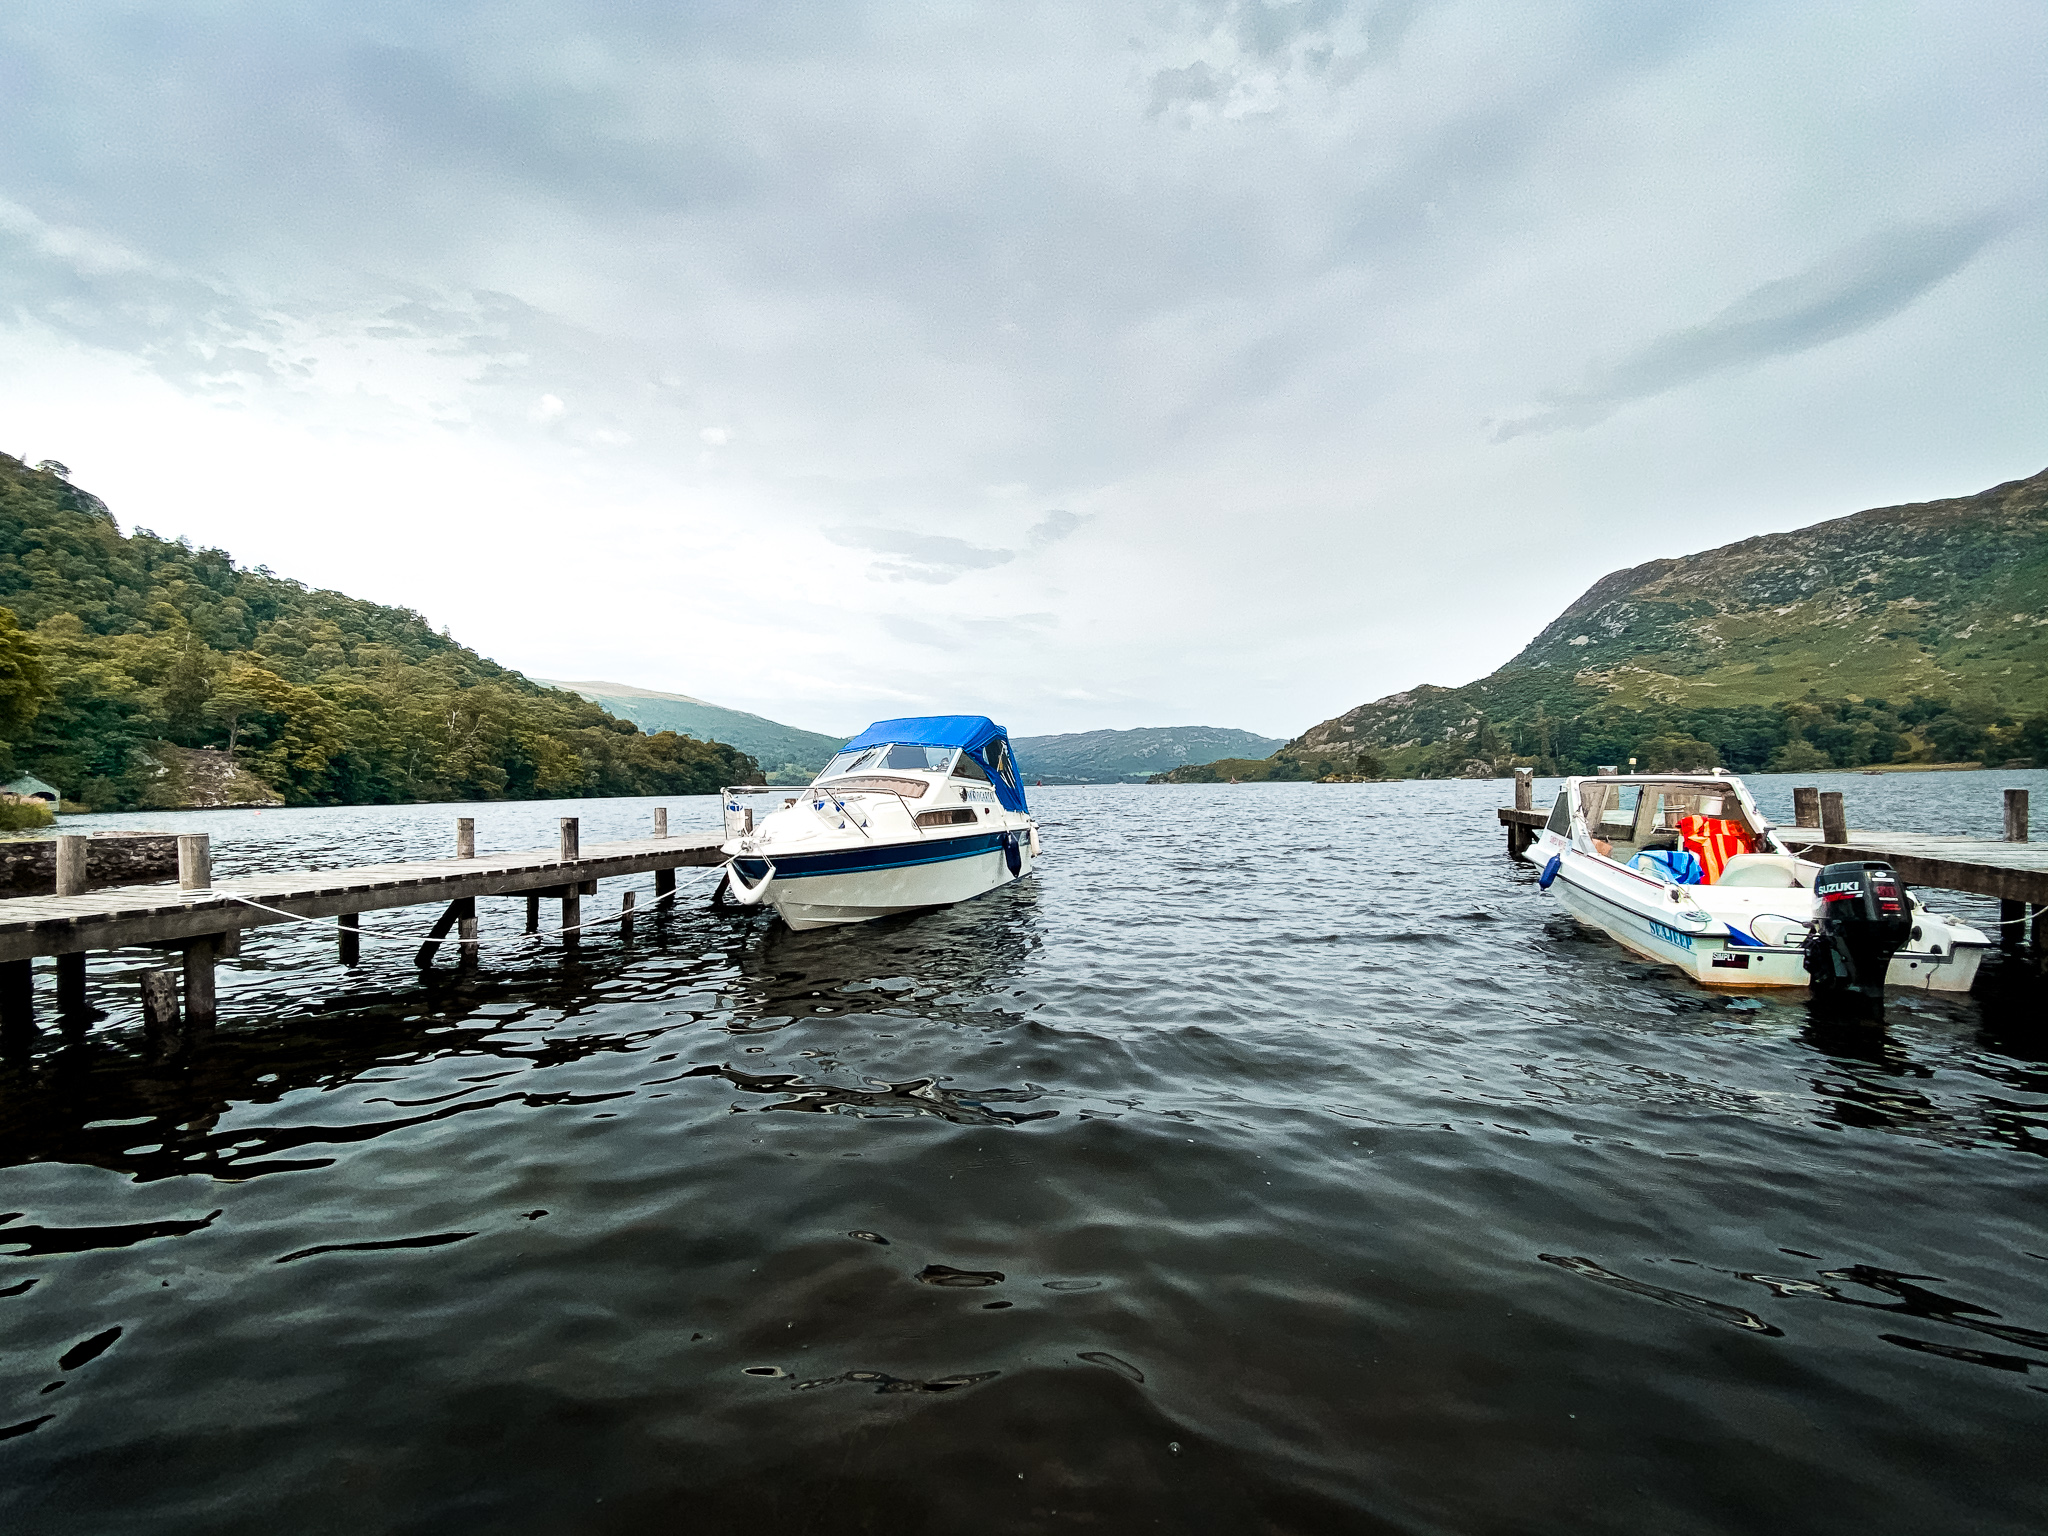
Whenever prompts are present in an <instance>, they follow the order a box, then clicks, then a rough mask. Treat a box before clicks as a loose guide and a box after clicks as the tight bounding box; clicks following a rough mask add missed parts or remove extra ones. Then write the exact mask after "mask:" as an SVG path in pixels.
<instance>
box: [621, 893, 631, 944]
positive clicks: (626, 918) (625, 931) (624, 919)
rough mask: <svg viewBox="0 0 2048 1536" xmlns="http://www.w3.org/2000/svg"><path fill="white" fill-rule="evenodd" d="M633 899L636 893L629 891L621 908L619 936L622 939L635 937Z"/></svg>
mask: <svg viewBox="0 0 2048 1536" xmlns="http://www.w3.org/2000/svg"><path fill="white" fill-rule="evenodd" d="M633 901H634V894H633V892H631V891H628V892H626V900H625V905H624V906H622V907H620V908H619V937H620V938H622V939H630V938H632V937H633Z"/></svg>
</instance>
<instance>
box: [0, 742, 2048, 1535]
mask: <svg viewBox="0 0 2048 1536" xmlns="http://www.w3.org/2000/svg"><path fill="white" fill-rule="evenodd" d="M1808 778H1809V780H1810V779H1811V776H1808ZM1820 782H1823V783H1825V784H1827V785H1829V786H1830V787H1837V788H1842V789H1844V790H1845V791H1846V792H1847V794H1848V797H1849V811H1850V820H1851V822H1852V823H1853V824H1859V825H1870V826H1888V827H1896V828H1912V829H1918V830H1925V831H1937V832H1939V831H1953V832H1965V833H1973V834H1977V835H1992V836H1995V835H1997V831H1998V818H1999V804H1998V794H1997V791H1998V790H1999V789H2000V788H2002V787H2004V786H2006V785H2011V784H2024V785H2027V786H2028V787H2030V788H2031V789H2032V790H2033V796H2034V805H2035V807H2036V810H2035V815H2036V819H2037V821H2039V820H2041V819H2043V818H2044V817H2048V774H2043V773H1972V774H1942V775H1914V776H1905V775H1900V776H1891V777H1882V778H1867V777H1859V776H1854V775H1841V776H1824V777H1823V778H1822V780H1820ZM1791 785H1792V780H1790V779H1759V780H1756V781H1754V787H1755V788H1756V789H1757V790H1758V792H1759V795H1760V797H1761V798H1762V799H1763V800H1764V801H1765V806H1766V809H1767V810H1768V811H1770V812H1771V813H1773V814H1775V815H1777V816H1779V817H1780V818H1781V819H1787V820H1789V813H1790V795H1791ZM1507 789H1508V786H1506V785H1504V784H1492V783H1484V784H1472V783H1431V784H1419V783H1411V784H1393V785H1355V786H1329V787H1323V786H1298V785H1266V786H1244V787H1239V788H1231V787H1225V786H1217V787H1184V788H1157V789H1145V788H1129V789H1120V788H1101V789H1046V790H1039V791H1035V792H1034V795H1033V801H1034V808H1035V809H1036V810H1037V811H1038V813H1039V814H1040V816H1041V818H1042V820H1043V821H1044V823H1045V825H1046V830H1045V841H1046V848H1047V859H1046V862H1045V863H1044V865H1043V867H1042V869H1041V872H1040V874H1039V876H1038V877H1037V878H1036V879H1035V880H1033V881H1030V882H1027V883H1025V884H1023V885H1020V886H1017V887H1013V888H1010V889H1008V890H1004V891H1001V892H998V893H995V894H993V895H991V896H989V897H985V898H983V899H982V900H981V901H979V902H975V903H970V904H969V905H967V906H964V907H960V908H956V909H954V910H951V911H948V912H942V913H937V914H932V915H928V916H925V917H921V918H915V919H905V920H896V921H891V922H888V923H884V924H876V925H873V926H870V927H866V928H860V929H852V930H844V931H839V932H826V933H816V934H790V933H788V932H786V931H782V930H779V929H774V928H771V927H769V926H768V925H767V924H766V923H764V922H762V921H761V920H759V919H753V918H748V919H738V920H735V919H728V918H725V917H721V916H718V915H716V914H714V913H712V912H711V911H709V910H708V909H707V907H706V906H705V904H704V900H703V893H704V891H705V889H706V888H707V885H708V872H698V873H688V872H686V873H685V875H684V876H683V883H684V896H685V899H684V900H683V901H682V902H681V903H679V910H678V911H677V913H676V915H675V916H674V917H673V918H671V919H669V920H668V921H666V922H665V923H663V924H660V925H658V926H657V925H655V924H651V923H644V922H643V924H642V925H641V928H640V931H639V933H638V935H637V936H636V938H635V939H634V940H633V942H632V943H631V944H630V945H627V944H625V943H622V942H621V940H620V938H619V937H618V935H617V934H616V932H611V931H605V930H596V931H593V934H592V936H591V938H590V939H589V940H588V941H587V942H586V943H585V944H583V946H582V947H581V953H580V954H579V955H577V956H576V957H575V958H573V959H571V960H568V961H566V962H565V959H564V955H563V952H562V950H561V948H560V947H559V944H558V943H556V942H555V941H553V940H546V941H542V942H536V941H533V940H529V939H526V938H524V937H523V936H522V935H521V934H520V932H519V930H520V928H521V926H522V915H523V912H522V904H521V903H519V902H517V901H501V902H488V903H485V904H484V914H483V921H484V935H485V953H484V963H483V965H482V966H481V967H480V968H479V969H478V970H477V971H475V972H474V973H473V974H468V975H462V974H458V973H457V971H456V970H455V969H454V967H453V966H452V965H451V964H450V963H449V961H448V959H447V958H446V952H445V951H444V959H443V961H442V968H441V970H440V971H439V973H437V974H436V975H435V976H433V977H432V978H431V979H430V980H429V981H428V982H425V983H422V981H421V980H420V979H419V977H418V975H417V973H416V972H415V971H414V970H413V968H412V961H411V952H412V947H413V944H414V943H416V941H417V936H418V935H419V933H420V932H421V931H422V930H423V929H424V928H425V926H426V925H427V923H428V922H429V921H430V919H431V916H432V913H431V912H430V911H428V910H426V909H412V910H401V911H398V912H391V913H384V914H373V915H371V916H369V917H367V918H366V919H365V920H364V921H365V928H366V930H367V932H368V933H369V934H371V935H375V934H386V935H395V936H401V939H400V941H395V942H382V941H379V940H378V939H376V938H374V937H369V938H366V942H365V944H364V963H363V964H362V966H360V967H359V968H357V969H356V970H354V971H347V970H344V969H343V968H341V967H340V966H339V965H337V964H336V963H335V961H334V958H333V942H332V927H331V925H326V924H323V925H319V926H318V927H307V928H300V929H293V930H276V929H273V930H267V931H265V932H263V933H261V934H259V935H257V936H255V937H253V938H252V939H251V940H250V941H249V943H248V945H247V947H246V949H245V951H244V954H243V958H242V959H241V961H240V962H239V963H238V964H231V965H229V966H227V967H225V968H224V969H223V971H222V1009H223V1016H224V1022H223V1023H222V1024H221V1026H220V1027H219V1028H218V1029H217V1030H216V1031H214V1032H213V1033H212V1035H211V1036H210V1037H209V1038H207V1039H204V1040H201V1041H199V1042H197V1043H196V1044H195V1045H194V1046H193V1047H192V1048H191V1049H190V1051H189V1053H188V1057H187V1059H185V1060H183V1061H180V1062H166V1061H162V1060H159V1059H157V1058H155V1057H154V1056H153V1055H152V1052H151V1048H150V1045H149V1043H148V1042H147V1041H146V1040H145V1038H144V1036H143V1033H142V1031H141V1028H140V1024H139V1018H138V1010H137V1007H136V988H135V984H134V979H133V978H134V976H135V975H136V974H137V973H139V971H140V969H141V968H142V967H143V966H144V965H145V964H147V963H149V961H148V957H146V956H143V955H140V954H137V955H122V956H119V957H112V958H102V959H100V960H97V961H96V962H95V972H94V977H95V988H96V1001H98V1002H99V1003H100V1004H101V1005H102V1006H104V1007H106V1008H107V1009H108V1010H109V1014H108V1017H107V1018H106V1019H105V1020H104V1021H103V1022H101V1023H100V1024H98V1025H96V1026H94V1028H93V1029H92V1030H91V1031H90V1033H89V1034H87V1035H86V1036H85V1037H84V1038H83V1039H81V1040H76V1041H73V1042H71V1043H69V1044H66V1043H65V1042H64V1040H63V1037H62V1036H60V1035H59V1034H58V1032H57V1031H56V1030H55V1029H54V1028H51V1029H49V1030H47V1031H46V1033H45V1035H44V1036H43V1041H42V1044H41V1046H40V1048H39V1049H38V1051H37V1053H36V1054H35V1055H34V1056H33V1057H32V1058H30V1059H27V1060H17V1061H13V1062H11V1063H8V1064H6V1065H4V1066H0V1216H4V1217H5V1218H6V1219H5V1220H4V1221H0V1364H4V1370H0V1429H4V1430H5V1431H6V1433H7V1435H8V1438H6V1439H4V1440H0V1526H4V1527H5V1529H7V1530H8V1531H10V1532H19V1533H24V1536H26V1533H29V1532H73V1531H77V1532H94V1533H108V1532H190V1531H207V1532H265V1533H273V1532H277V1531H291V1532H295V1533H297V1532H326V1531H338V1532H348V1533H350V1536H361V1533H368V1532H385V1531H393V1532H411V1531H422V1532H424V1531H435V1532H447V1531H472V1530H474V1531H493V1532H501V1531H502V1532H549V1533H554V1532H582V1531H589V1532H603V1531H621V1532H625V1531H667V1530H695V1531H725V1530H750V1531H782V1530H791V1531H810V1532H837V1531H857V1530H875V1531H883V1530H887V1531H898V1532H924V1531H929V1532H934V1533H951V1532H961V1531H974V1532H1009V1531H1040V1530H1049V1529H1063V1528H1066V1527H1069V1526H1072V1527H1074V1528H1094V1529H1116V1528H1119V1527H1122V1526H1140V1527H1143V1528H1145V1529H1160V1530H1171V1531H1229V1532H1242V1531H1288V1532H1325V1531H1366V1532H1371V1531H1404V1532H1422V1531H1429V1532H1447V1533H1448V1532H1459V1533H1472V1532H1503V1533H1505V1532H1515V1533H1530V1532H1559V1533H1563V1532H1570V1533H1573V1536H1585V1533H1589V1532H1613V1533H1629V1536H1637V1533H1641V1532H1646V1531H1655V1532H1658V1533H1663V1536H1670V1533H1680V1536H1684V1533H1694V1532H1701V1533H1704V1532H1730V1531H1797V1532H1801V1533H1811V1532H1844V1533H1849V1532H1854V1533H1857V1536H1871V1533H1873V1532H1901V1533H1904V1532H1913V1533H1925V1532H1933V1531H1964V1530H1967V1531H1970V1532H1973V1533H1988V1532H2015V1533H2018V1532H2028V1533H2034V1532H2038V1531H2039V1530H2040V1529H2041V1528H2042V1525H2043V1521H2044V1518H2048V1500H2044V1493H2043V1487H2044V1479H2043V1473H2042V1466H2043V1459H2044V1458H2043V1452H2042V1447H2043V1446H2044V1445H2048V1162H2044V1160H2043V1157H2042V1153H2043V1151H2044V1150H2048V1020H2044V1018H2043V1010H2042V1008H2041V1005H2040V1003H2039V1001H2038V997H2037V998H2036V999H2035V1000H2034V1001H2032V1002H2022V1001H2019V1000H2017V998H2014V997H2012V996H2010V995H2008V994H2003V993H1998V992H1996V991H1995V990H1994V992H1993V993H1992V994H1991V995H1988V996H1982V997H1975V998H1961V999H1944V998H1930V997H1924V996H1905V995H1901V994H1895V995H1894V999H1893V1001H1892V1004H1891V1006H1890V1012H1889V1023H1888V1025H1887V1027H1886V1028H1885V1029H1884V1030H1883V1031H1881V1032H1880V1031H1876V1030H1872V1029H1868V1028H1864V1027H1859V1026H1849V1025H1830V1024H1827V1023H1825V1022H1821V1021H1817V1020H1816V1019H1814V1018H1813V1017H1811V1016H1810V1015H1809V1012H1808V1009H1807V1007H1806V1005H1805V1003H1804V1000H1803V999H1793V1000H1780V1001H1772V1000H1753V999H1729V998H1725V997H1720V996H1714V995H1710V994H1707V993H1705V992H1703V991H1701V990H1699V989H1697V988H1695V987H1693V986H1691V985H1690V984H1688V983H1686V982H1684V981H1683V980H1681V979H1680V978H1678V977H1677V976H1676V975H1674V974H1671V973H1667V972H1665V971H1662V970H1660V969H1657V968H1653V967H1651V966H1648V965H1645V964H1642V963H1639V962H1637V961H1634V960H1632V959H1630V958H1628V957H1627V956H1626V955H1625V954H1623V953H1622V952H1620V951H1618V950H1616V949H1615V948H1613V947H1612V946H1610V945H1608V944H1606V943H1604V942H1602V941H1598V940H1595V939H1592V938H1589V937H1586V936H1584V935H1582V934H1581V933H1579V932H1577V931H1576V930H1575V929H1574V928H1573V926H1572V924H1571V923H1570V922H1569V921H1568V920H1567V919H1566V918H1565V916H1564V915H1563V913H1562V911H1561V910H1560V909H1559V907H1558V904H1557V902H1556V901H1555V900H1554V899H1552V898H1550V897H1547V896H1543V895H1539V894H1538V892H1537V890H1536V886H1535V878H1534V873H1533V871H1529V870H1527V869H1525V868H1522V867H1518V866H1515V865H1512V864H1510V863H1509V861H1508V860H1507V859H1506V858H1505V856H1504V854H1503V851H1502V836H1501V833H1500V830H1499V828H1498V827H1497V826H1496V825H1495V824H1494V822H1493V817H1492V808H1493V807H1494V806H1496V805H1498V804H1500V803H1502V801H1503V799H1504V798H1505V795H1506V792H1507ZM653 803H654V802H639V801H596V802H585V803H581V804H574V805H564V804H560V803H557V804H549V805H517V806H482V807H473V808H471V807H452V806H433V807H406V808H399V809H374V810H350V811H271V812H266V813H262V814H260V815H259V814H256V813H251V812H216V813H210V814H204V815H189V816H177V817H133V816H130V817H110V818H100V819H98V820H99V822H100V824H101V825H122V826H139V825H150V824H156V825H175V826H179V827H182V828H185V829H188V830H208V831H211V832H212V833H213V835H214V841H215V848H216V869H217V870H218V871H219V872H221V873H234V872H236V871H238V870H243V869H251V868H257V867H271V868H278V867H288V866H290V865H309V864H335V863H351V864H352V863H370V862H376V861H379V860H384V859H390V858H397V857H408V856H414V857H419V856H431V855H440V854H443V853H445V852H447V851H449V849H450V847H451V844H452V818H453V817H454V816H455V815H457V814H474V815H475V816H476V817H477V818H478V824H477V831H478V841H479V846H480V847H481V848H482V849H484V850H486V851H489V850H492V849H504V848H516V847H531V846H537V845H542V844H547V843H551V842H552V837H553V834H552V827H553V818H555V817H556V816H558V815H562V814H580V815H581V816H582V818H583V837H584V840H585V843H586V845H587V844H588V843H590V842H592V841H598V840H602V839H605V838H609V837H617V836H624V835H629V834H637V833H638V832H639V831H640V830H641V829H642V828H644V827H646V825H647V824H648V813H649V810H650V808H651V806H652V804H653ZM671 804H672V812H671V820H672V825H673V826H674V828H675V830H677V831H683V830H687V829H689V828H692V827H709V826H711V825H713V823H714V818H715V814H716V808H715V802H713V801H710V800H702V801H689V802H671ZM632 883H634V884H637V885H639V886H641V887H643V892H642V894H641V896H640V900H641V901H642V902H645V901H647V900H649V899H650V897H649V895H648V894H647V892H648V890H650V889H651V885H652V881H651V878H649V879H642V880H640V881H637V882H632ZM617 904H618V893H617V891H616V890H614V889H613V888H612V887H610V886H608V887H606V889H605V891H604V893H603V894H602V895H601V896H600V897H599V898H597V899H596V900H595V901H590V900H586V902H585V904H584V909H585V914H586V916H588V915H590V914H591V913H592V912H593V911H595V912H598V913H602V912H606V911H611V910H615V909H616V907H617ZM1937 905H1942V906H1949V907H1961V908H1962V909H1963V910H1965V911H1969V912H1972V913H1974V914H1975V915H1977V916H1979V917H1980V918H1981V917H1988V916H1992V915H1995V913H1993V912H1992V910H1991V909H1990V907H1989V905H1988V904H1985V903H1965V902H1956V901H1950V900H1946V899H1944V900H1942V901H1940V902H1938V903H1937ZM403 936H410V937H409V938H404V937H403ZM1993 982H1994V988H1995V984H1996V976H1995V975H1994V977H1993ZM47 983H48V978H44V984H45V985H47ZM2001 998H2004V1000H2001ZM45 1001H46V1004H47V999H46V1000H45ZM44 1013H45V1017H49V1016H50V1010H49V1009H48V1007H47V1006H46V1007H45V1010H44ZM8 1213H17V1214H12V1215H9V1214H8Z"/></svg>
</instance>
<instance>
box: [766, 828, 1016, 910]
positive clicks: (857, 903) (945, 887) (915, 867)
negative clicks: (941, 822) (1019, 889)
mask: <svg viewBox="0 0 2048 1536" xmlns="http://www.w3.org/2000/svg"><path fill="white" fill-rule="evenodd" d="M735 862H739V861H735ZM1030 873H1031V850H1030V844H1029V840H1028V839H1026V840H1025V841H1024V843H1023V845H1022V846H1021V847H1020V849H1019V860H1018V872H1017V873H1016V874H1014V875H1013V874H1011V873H1010V868H1009V862H1008V858H1007V856H1006V854H1005V852H1004V850H1002V849H1000V848H996V849H990V850H987V851H984V852H980V853H974V854H969V855H966V856H964V857H960V858H949V859H944V860H941V861H935V862H931V863H922V864H912V865H899V866H895V867H887V868H874V869H859V870H852V871H848V872H845V873H830V872H820V873H792V872H789V871H787V870H784V869H783V868H781V867H780V866H778V869H777V873H776V876H775V879H774V882H773V883H772V884H771V885H770V886H769V888H768V890H767V892H766V893H765V894H764V896H763V898H762V902H763V904H764V905H767V906H771V907H773V908H774V909H775V910H776V912H777V913H779V914H780V915H781V917H782V920H783V921H784V922H786V923H788V924H789V926H790V927H792V928H796V929H800V930H801V929H809V928H832V927H837V926H841V925H844V924H847V923H866V922H872V921H873V920H874V919H876V918H878V917H893V916H895V915H896V914H898V913H901V912H918V911H924V910H926V909H929V908H932V907H950V906H954V905H956V904H957V903H959V902H963V901H971V900H973V899H974V898H975V897H976V896H981V895H985V894H986V893H988V892H989V891H992V890H994V889H996V888H997V887H998V886H1003V885H1008V884H1010V883H1011V882H1013V881H1016V880H1021V879H1023V878H1024V877H1025V876H1026V875H1028V874H1030ZM727 879H728V881H730V879H731V874H730V866H728V874H727Z"/></svg>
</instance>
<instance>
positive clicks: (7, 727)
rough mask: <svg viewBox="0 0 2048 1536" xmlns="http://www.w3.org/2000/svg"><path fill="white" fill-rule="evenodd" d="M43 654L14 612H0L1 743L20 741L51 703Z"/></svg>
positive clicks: (8, 610) (3, 610)
mask: <svg viewBox="0 0 2048 1536" xmlns="http://www.w3.org/2000/svg"><path fill="white" fill-rule="evenodd" d="M51 697H52V695H51V692H50V674H49V672H48V670H47V669H46V668H45V667H44V666H43V653H42V652H41V651H40V650H39V649H38V648H37V646H36V643H35V641H34V640H33V639H31V638H30V637H29V635H28V634H27V633H26V632H25V631H24V630H23V629H22V627H21V625H20V623H19V622H18V621H17V620H16V619H15V617H14V610H13V609H12V608H0V743H4V742H16V741H20V740H21V739H22V737H24V736H25V735H27V734H28V729H29V727H30V726H31V725H33V724H34V723H35V719H36V716H37V715H39V714H41V713H42V711H43V706H44V705H45V704H47V703H49V702H50V699H51Z"/></svg>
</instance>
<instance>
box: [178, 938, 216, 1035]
mask: <svg viewBox="0 0 2048 1536" xmlns="http://www.w3.org/2000/svg"><path fill="white" fill-rule="evenodd" d="M219 954H220V941H219V940H218V939H216V938H214V937H213V936H212V935H211V934H209V935H207V936H206V937H205V938H202V939H190V940H188V941H186V944H185V1022H186V1023H187V1024H211V1023H212V1022H213V1021H214V1019H215V1017H216V1016H217V1015H218V1013H219V1005H218V1002H217V999H216V993H215V990H214V962H215V960H216V959H217V958H218V957H219Z"/></svg>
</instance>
